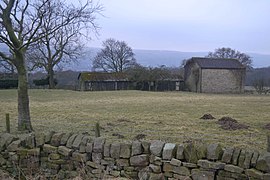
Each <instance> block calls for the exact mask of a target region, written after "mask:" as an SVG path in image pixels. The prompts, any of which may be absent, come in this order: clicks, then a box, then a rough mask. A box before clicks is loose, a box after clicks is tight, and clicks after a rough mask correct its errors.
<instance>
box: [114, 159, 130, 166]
mask: <svg viewBox="0 0 270 180" xmlns="http://www.w3.org/2000/svg"><path fill="white" fill-rule="evenodd" d="M116 165H117V166H118V167H127V166H129V160H128V159H116Z"/></svg>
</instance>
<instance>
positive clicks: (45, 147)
mask: <svg viewBox="0 0 270 180" xmlns="http://www.w3.org/2000/svg"><path fill="white" fill-rule="evenodd" d="M43 152H44V153H48V154H50V153H57V147H55V146H52V145H49V144H44V145H43Z"/></svg>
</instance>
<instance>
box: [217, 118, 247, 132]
mask: <svg viewBox="0 0 270 180" xmlns="http://www.w3.org/2000/svg"><path fill="white" fill-rule="evenodd" d="M217 124H219V125H220V127H221V128H222V129H224V130H238V129H248V128H249V126H248V125H245V124H241V123H238V121H237V120H235V119H233V118H231V117H222V118H221V119H219V120H218V122H217Z"/></svg>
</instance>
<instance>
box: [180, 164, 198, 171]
mask: <svg viewBox="0 0 270 180" xmlns="http://www.w3.org/2000/svg"><path fill="white" fill-rule="evenodd" d="M182 165H183V166H185V167H187V168H192V169H193V168H197V167H198V165H197V164H194V163H187V162H182Z"/></svg>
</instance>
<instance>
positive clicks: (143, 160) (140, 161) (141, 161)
mask: <svg viewBox="0 0 270 180" xmlns="http://www.w3.org/2000/svg"><path fill="white" fill-rule="evenodd" d="M148 164H149V155H148V154H142V155H137V156H132V157H131V158H130V165H131V166H140V167H143V166H147V165H148Z"/></svg>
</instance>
